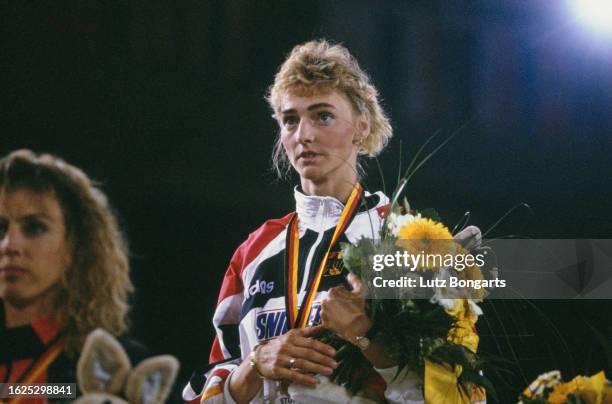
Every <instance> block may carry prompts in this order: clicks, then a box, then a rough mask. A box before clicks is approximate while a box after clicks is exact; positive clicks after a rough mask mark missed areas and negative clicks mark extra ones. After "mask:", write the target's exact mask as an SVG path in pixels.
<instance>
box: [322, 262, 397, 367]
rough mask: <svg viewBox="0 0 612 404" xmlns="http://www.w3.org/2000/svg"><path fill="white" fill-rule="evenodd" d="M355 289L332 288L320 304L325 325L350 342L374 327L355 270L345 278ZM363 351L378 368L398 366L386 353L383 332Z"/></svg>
mask: <svg viewBox="0 0 612 404" xmlns="http://www.w3.org/2000/svg"><path fill="white" fill-rule="evenodd" d="M346 279H347V281H348V283H349V284H350V285H351V287H352V290H350V291H349V290H347V289H346V288H344V287H343V286H338V287H335V288H332V289H330V290H329V293H328V295H327V298H326V299H325V300H324V301H323V303H322V304H321V321H322V325H323V327H325V328H326V329H327V330H330V331H332V332H334V333H336V335H338V336H339V337H340V338H342V339H343V340H345V341H348V342H350V343H351V344H355V343H357V337H363V336H365V334H367V332H368V331H369V330H370V329H371V328H372V325H373V324H372V320H370V318H369V317H368V315H367V313H366V301H365V289H364V287H363V283H362V282H361V279H359V277H358V276H357V275H355V274H349V276H348V277H347V278H346ZM362 353H363V355H364V356H365V357H366V358H367V359H368V360H369V361H370V363H371V364H372V365H374V367H376V368H379V369H384V368H389V367H391V366H395V365H396V364H397V362H396V361H395V360H394V359H392V358H390V357H389V356H387V354H386V352H385V349H384V336H381V335H378V336H376V337H374V339H373V340H372V341H371V344H370V345H369V347H367V348H365V349H363V350H362Z"/></svg>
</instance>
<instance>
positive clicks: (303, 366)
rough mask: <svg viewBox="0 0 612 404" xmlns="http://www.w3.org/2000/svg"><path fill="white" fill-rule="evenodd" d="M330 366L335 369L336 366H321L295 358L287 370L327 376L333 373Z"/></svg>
mask: <svg viewBox="0 0 612 404" xmlns="http://www.w3.org/2000/svg"><path fill="white" fill-rule="evenodd" d="M332 366H333V367H336V366H337V364H335V363H334V364H333V365H331V366H323V365H321V364H319V363H316V362H315V361H312V360H309V359H304V358H296V359H295V360H294V361H293V363H292V365H291V366H290V367H289V369H292V370H295V369H297V370H299V371H301V372H306V373H320V374H322V375H326V376H329V375H331V374H332V373H334V369H333V368H332Z"/></svg>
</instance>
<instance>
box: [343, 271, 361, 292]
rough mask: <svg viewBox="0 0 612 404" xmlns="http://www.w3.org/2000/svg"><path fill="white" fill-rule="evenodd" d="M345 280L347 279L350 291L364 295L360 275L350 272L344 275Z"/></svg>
mask: <svg viewBox="0 0 612 404" xmlns="http://www.w3.org/2000/svg"><path fill="white" fill-rule="evenodd" d="M346 280H347V281H348V283H349V285H351V288H352V290H351V293H353V294H356V295H359V296H361V297H365V288H364V287H363V282H362V281H361V278H360V277H358V276H357V275H355V274H354V273H352V272H351V273H350V274H349V275H348V276H347V277H346Z"/></svg>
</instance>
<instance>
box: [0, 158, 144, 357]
mask: <svg viewBox="0 0 612 404" xmlns="http://www.w3.org/2000/svg"><path fill="white" fill-rule="evenodd" d="M21 189H27V190H31V191H34V192H37V193H50V194H51V195H53V196H54V197H55V198H57V201H58V203H59V205H60V207H61V209H62V213H63V215H64V223H65V227H66V240H67V242H68V245H69V246H70V251H71V256H72V259H71V260H70V266H69V267H68V268H67V270H66V272H65V273H64V276H63V279H62V281H61V283H60V285H58V294H57V296H56V302H55V304H56V306H55V314H56V315H58V316H59V318H60V319H62V320H63V321H64V323H65V327H66V328H65V329H66V336H67V346H66V351H67V352H68V353H69V354H76V353H77V352H79V351H80V350H81V347H82V344H83V342H84V340H85V337H86V336H87V334H88V333H89V332H91V331H92V330H94V329H95V328H98V327H101V328H104V329H105V330H107V331H108V332H110V333H112V334H114V335H119V334H122V333H123V332H125V331H126V329H127V322H126V321H127V312H128V309H129V304H128V298H129V295H130V293H131V292H132V291H133V286H132V282H131V281H130V276H129V270H130V265H129V259H128V247H127V243H126V241H125V239H124V237H123V235H122V233H121V231H120V229H119V226H118V224H117V220H116V218H115V215H114V214H113V212H112V210H111V208H110V206H109V204H108V200H107V198H106V195H104V193H103V192H102V191H101V190H100V189H99V188H98V187H97V186H96V185H95V184H94V183H93V182H92V181H91V180H90V179H89V177H87V175H86V174H85V173H84V172H83V171H82V170H81V169H79V168H78V167H75V166H73V165H71V164H68V163H66V162H65V161H64V160H62V159H60V158H58V157H55V156H52V155H50V154H35V153H33V152H32V151H30V150H17V151H14V152H12V153H10V154H8V155H7V156H5V157H3V158H2V159H0V191H2V192H13V191H17V190H21Z"/></svg>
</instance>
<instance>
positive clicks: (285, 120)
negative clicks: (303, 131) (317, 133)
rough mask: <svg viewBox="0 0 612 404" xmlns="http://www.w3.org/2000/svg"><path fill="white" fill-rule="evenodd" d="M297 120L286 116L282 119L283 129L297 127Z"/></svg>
mask: <svg viewBox="0 0 612 404" xmlns="http://www.w3.org/2000/svg"><path fill="white" fill-rule="evenodd" d="M297 123H298V119H297V118H296V117H295V116H286V117H284V118H283V126H284V127H289V128H291V127H293V126H295V125H297Z"/></svg>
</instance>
